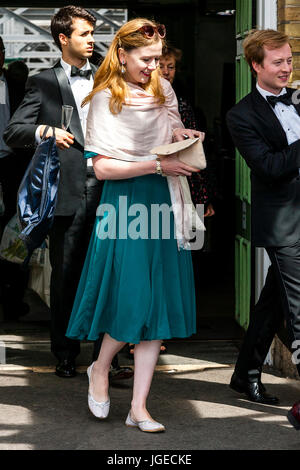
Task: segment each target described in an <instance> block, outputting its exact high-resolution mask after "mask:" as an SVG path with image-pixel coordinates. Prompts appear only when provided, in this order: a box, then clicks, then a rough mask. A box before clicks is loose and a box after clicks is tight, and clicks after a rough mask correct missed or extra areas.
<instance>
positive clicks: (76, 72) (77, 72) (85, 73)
mask: <svg viewBox="0 0 300 470" xmlns="http://www.w3.org/2000/svg"><path fill="white" fill-rule="evenodd" d="M91 73H92V70H91V69H89V70H82V69H79V68H78V67H76V66H75V65H72V67H71V77H83V78H87V79H89V78H90V76H91Z"/></svg>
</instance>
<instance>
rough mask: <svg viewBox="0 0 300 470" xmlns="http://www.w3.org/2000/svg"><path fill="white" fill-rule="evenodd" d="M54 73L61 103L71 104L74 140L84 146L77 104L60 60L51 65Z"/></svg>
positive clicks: (71, 129) (71, 126)
mask: <svg viewBox="0 0 300 470" xmlns="http://www.w3.org/2000/svg"><path fill="white" fill-rule="evenodd" d="M53 70H54V73H55V75H56V78H57V81H58V84H59V87H60V91H61V98H62V103H63V104H68V105H70V106H73V114H72V119H71V123H70V132H71V134H73V135H74V137H75V140H77V142H78V143H79V144H80V145H81V146H82V147H84V136H83V132H82V127H81V124H80V119H79V115H78V111H77V106H76V103H75V100H74V95H73V93H72V88H71V85H70V83H69V81H68V78H67V76H66V74H65V71H64V69H63V68H62V66H61V65H60V62H57V64H55V66H54V67H53Z"/></svg>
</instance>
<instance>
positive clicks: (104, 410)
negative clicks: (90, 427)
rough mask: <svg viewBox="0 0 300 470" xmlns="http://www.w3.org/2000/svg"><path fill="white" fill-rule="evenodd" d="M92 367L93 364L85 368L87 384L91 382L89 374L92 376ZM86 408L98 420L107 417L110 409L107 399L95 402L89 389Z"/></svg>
mask: <svg viewBox="0 0 300 470" xmlns="http://www.w3.org/2000/svg"><path fill="white" fill-rule="evenodd" d="M93 366H94V362H93V363H92V364H91V365H90V367H88V368H87V376H88V378H89V384H90V381H91V374H92V369H93ZM88 406H89V409H90V411H91V412H92V413H93V415H94V416H96V418H99V419H105V418H107V416H108V413H109V407H110V400H109V399H108V400H107V401H102V402H98V401H96V400H95V399H94V398H93V396H92V394H91V393H90V389H89V392H88Z"/></svg>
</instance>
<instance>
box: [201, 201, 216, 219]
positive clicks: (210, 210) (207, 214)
mask: <svg viewBox="0 0 300 470" xmlns="http://www.w3.org/2000/svg"><path fill="white" fill-rule="evenodd" d="M213 215H215V210H214V208H213V205H212V204H211V203H209V204H208V206H207V208H206V211H205V214H204V217H212V216H213Z"/></svg>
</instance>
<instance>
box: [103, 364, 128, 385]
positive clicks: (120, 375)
mask: <svg viewBox="0 0 300 470" xmlns="http://www.w3.org/2000/svg"><path fill="white" fill-rule="evenodd" d="M132 376H133V370H132V369H131V367H120V366H118V367H111V368H110V371H109V376H108V377H109V380H110V381H113V382H114V381H115V380H123V379H130V378H131V377H132Z"/></svg>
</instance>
